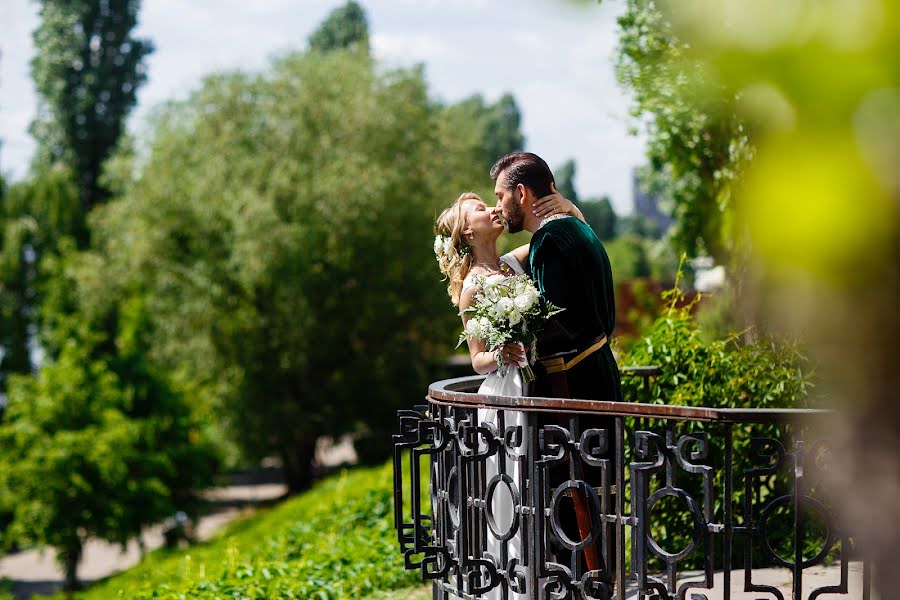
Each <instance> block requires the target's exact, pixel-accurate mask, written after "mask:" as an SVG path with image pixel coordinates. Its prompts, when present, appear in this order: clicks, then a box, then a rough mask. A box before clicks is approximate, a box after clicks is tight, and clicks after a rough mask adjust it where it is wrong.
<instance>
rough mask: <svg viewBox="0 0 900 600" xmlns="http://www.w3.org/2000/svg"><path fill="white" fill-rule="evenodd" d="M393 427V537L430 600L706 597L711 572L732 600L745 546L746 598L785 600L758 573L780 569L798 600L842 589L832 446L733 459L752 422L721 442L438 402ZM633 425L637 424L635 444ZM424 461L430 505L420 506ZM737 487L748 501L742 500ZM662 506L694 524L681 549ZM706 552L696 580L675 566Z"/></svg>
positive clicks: (660, 426) (729, 427) (694, 427)
mask: <svg viewBox="0 0 900 600" xmlns="http://www.w3.org/2000/svg"><path fill="white" fill-rule="evenodd" d="M399 419H400V428H399V433H398V434H397V435H395V436H394V467H395V468H394V518H395V526H396V529H397V535H398V538H397V539H398V543H399V546H400V551H401V552H402V553H403V556H404V562H405V565H406V568H408V569H418V570H420V571H421V574H422V577H423V578H424V579H430V580H434V582H435V598H441V599H443V600H451V599H452V600H456V599H459V598H464V599H466V600H476V599H482V598H483V599H490V600H495V599H496V600H520V599H523V598H536V599H545V598H546V599H558V600H562V599H567V598H572V599H573V600H574V599H576V598H577V599H585V600H622V599H623V598H624V597H625V596H626V593H625V592H626V591H627V596H628V597H629V598H631V597H637V598H638V600H645V599H661V600H662V599H664V600H685V599H687V598H690V599H691V600H706V599H707V598H708V597H709V596H711V595H712V594H710V590H711V589H712V588H713V583H714V574H715V573H716V571H717V570H718V571H723V572H724V573H723V574H722V575H723V579H722V580H720V581H719V583H718V586H719V587H718V589H717V592H716V594H715V596H716V597H722V598H731V597H732V592H731V588H732V578H731V573H732V568H733V564H732V560H733V557H734V554H735V552H736V551H737V552H739V553H740V554H741V555H742V559H743V563H744V564H743V571H744V573H743V585H742V586H739V587H740V588H742V591H744V592H751V593H755V594H763V595H765V596H760V598H763V597H766V598H771V599H774V600H785V594H784V593H782V591H780V590H779V589H777V588H774V587H772V586H768V585H765V584H763V583H760V582H757V581H755V580H754V577H753V573H754V571H753V569H754V567H755V566H780V567H784V568H788V569H790V570H791V574H792V581H793V587H794V590H793V594H792V595H791V597H792V598H798V599H799V598H803V599H804V600H816V599H817V598H820V597H821V596H823V595H825V594H839V595H841V594H842V595H844V596H847V595H848V587H849V586H848V581H849V580H848V564H849V561H850V547H851V540H850V537H849V535H848V533H847V532H846V531H843V530H842V529H840V528H839V526H838V522H839V520H838V518H837V515H836V514H835V513H834V510H833V508H832V507H831V506H830V505H829V504H828V502H826V500H825V499H824V498H823V497H822V496H821V494H820V493H819V489H820V487H821V486H820V479H821V478H822V476H823V474H824V473H825V472H826V471H827V469H828V468H829V466H830V465H829V456H830V448H829V446H828V444H827V443H825V442H821V441H817V442H811V443H804V442H803V441H796V442H793V443H792V444H791V445H790V446H789V447H786V446H785V445H784V444H783V442H782V441H780V439H775V438H774V437H759V438H753V439H752V440H751V441H750V455H749V456H733V450H734V447H733V445H732V439H733V438H732V436H733V433H734V430H735V427H736V426H740V427H741V428H742V435H745V434H746V431H748V430H749V428H750V427H752V426H751V425H746V426H745V425H740V424H731V423H725V424H721V425H715V427H718V428H719V429H717V430H715V431H716V436H717V437H716V438H715V439H716V445H713V444H712V442H711V438H710V435H712V434H711V432H712V431H713V429H712V427H713V425H711V424H697V423H694V422H690V421H679V420H676V419H663V418H660V419H656V420H654V419H649V418H648V419H641V420H640V421H637V420H635V421H632V420H631V419H626V418H625V417H622V416H614V417H607V418H606V421H603V423H604V425H603V426H598V425H597V422H596V419H588V420H585V419H584V418H583V415H582V416H578V415H570V416H565V417H559V416H556V417H555V418H553V419H549V418H547V416H546V415H542V414H541V413H538V412H527V411H524V412H513V411H503V410H499V411H495V410H486V409H483V408H481V409H479V408H475V407H462V406H451V405H446V404H436V403H435V404H429V405H425V406H417V407H415V409H414V410H408V411H401V412H400V413H399ZM632 422H634V423H639V424H640V426H637V427H635V431H634V432H633V434H628V431H629V428H628V425H630V424H631V423H632ZM785 427H786V426H785ZM766 431H771V429H768V430H766ZM781 433H784V435H783V436H781ZM789 433H792V434H795V435H794V437H795V438H797V439H798V440H800V439H802V436H801V435H797V434H798V433H799V432H798V431H796V430H795V431H791V432H787V431H783V432H780V434H779V435H780V437H784V439H790V438H791V436H790V435H788V434H789ZM744 439H746V438H744ZM628 442H631V443H630V444H629V443H628ZM716 452H718V453H719V454H713V453H716ZM407 460H408V463H406V462H405V461H407ZM425 461H427V464H428V473H429V474H430V494H429V496H430V506H428V505H427V504H426V506H425V507H423V506H422V505H421V503H420V500H419V499H420V498H421V493H422V491H424V489H425V488H423V486H428V485H429V482H428V481H425V480H423V478H421V477H420V476H419V473H420V466H424V464H425ZM407 474H408V477H409V482H408V485H406V484H407V482H405V481H404V476H406V475H407ZM773 481H776V482H777V484H775V485H773V484H772V482H773ZM686 482H689V483H690V485H685V483H686ZM735 488H737V489H741V488H742V491H743V500H742V503H741V504H740V505H737V504H736V503H735V501H734V498H735V497H736V496H735ZM763 490H765V492H764V491H763ZM404 494H407V495H404ZM576 496H578V497H580V498H581V500H582V501H583V504H582V508H583V509H584V510H585V511H586V513H587V514H588V515H589V520H588V524H587V527H584V526H583V525H584V523H581V524H579V523H577V519H574V520H573V519H571V518H569V520H568V522H566V517H565V515H566V513H567V512H569V513H571V512H572V508H573V506H574V504H575V497H576ZM667 498H668V499H670V500H668V502H675V503H679V504H680V506H681V507H682V508H683V510H684V512H685V514H686V515H687V516H688V519H687V520H688V521H689V523H690V527H689V533H688V535H687V536H686V537H685V539H687V540H688V541H687V544H686V545H685V546H683V547H681V548H674V549H671V548H669V549H667V548H666V547H665V545H666V544H665V543H664V542H663V541H662V540H657V539H655V538H654V531H655V530H654V523H656V522H657V521H656V520H655V519H658V510H659V509H658V505H659V503H660V502H663V501H666V499H667ZM501 506H505V507H506V508H505V509H503V510H500V508H499V507H501ZM716 506H719V509H718V510H716ZM655 511H657V516H655ZM785 515H792V518H793V519H794V525H793V537H792V538H790V539H786V540H774V539H772V535H773V534H772V531H771V529H772V527H771V524H772V522H773V519H775V518H776V517H777V518H782V519H783V518H785ZM810 515H815V518H816V520H817V523H819V524H820V525H819V526H820V528H824V531H825V532H826V535H825V540H824V544H821V547H820V548H818V549H816V551H815V552H812V553H807V555H804V552H803V551H804V539H805V538H804V532H805V531H806V529H807V527H808V526H809V518H810ZM783 530H784V528H782V531H783ZM626 538H629V539H630V541H631V544H630V549H631V560H630V562H629V563H628V564H626V560H627V556H626V547H625V546H626V545H625V540H626ZM838 544H839V550H836V548H837V547H838ZM788 546H790V548H791V553H790V555H787V553H786V552H785V551H784V548H786V547H788ZM779 552H780V553H779ZM590 553H593V554H592V558H589V557H588V554H590ZM835 553H836V554H835ZM698 557H699V560H702V568H701V573H700V575H699V576H697V575H696V574H695V573H692V574H691V577H689V578H686V577H685V576H684V573H683V568H682V564H683V563H684V562H685V561H687V560H688V559H693V561H694V563H695V564H696V561H697V560H698ZM828 557H831V558H836V559H837V560H838V561H839V565H840V581H839V582H838V583H837V584H834V585H828V586H822V587H818V588H816V589H810V587H809V586H808V585H807V586H804V585H803V574H804V570H805V569H808V568H810V567H813V566H815V565H819V564H821V563H822V562H823V561H825V560H826V558H828ZM659 564H662V565H663V567H662V569H661V570H660V569H659V568H658V567H655V566H654V565H659ZM591 565H592V566H593V568H589V567H590V566H591ZM736 575H737V574H736ZM718 577H719V576H716V580H718ZM626 588H627V589H626ZM634 592H636V596H635V595H634ZM708 594H709V596H708ZM868 596H869V589H868V585H867V586H866V587H865V591H864V598H868ZM829 597H830V596H829Z"/></svg>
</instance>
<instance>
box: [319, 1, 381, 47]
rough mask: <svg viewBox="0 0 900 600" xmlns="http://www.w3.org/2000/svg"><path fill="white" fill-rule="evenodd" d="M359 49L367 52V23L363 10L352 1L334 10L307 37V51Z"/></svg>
mask: <svg viewBox="0 0 900 600" xmlns="http://www.w3.org/2000/svg"><path fill="white" fill-rule="evenodd" d="M353 47H359V48H362V49H364V50H365V51H366V52H368V49H369V22H368V20H367V19H366V13H365V11H364V10H363V8H362V7H361V6H360V5H359V4H358V3H356V2H354V1H353V0H349V2H347V4H344V5H343V6H341V7H339V8H336V9H334V10H333V11H331V13H330V14H329V15H328V17H327V18H326V19H325V20H324V21H322V23H321V24H320V25H319V27H318V28H316V30H315V31H314V32H312V34H310V36H309V49H310V50H312V51H315V52H330V51H332V50H340V49H346V48H353Z"/></svg>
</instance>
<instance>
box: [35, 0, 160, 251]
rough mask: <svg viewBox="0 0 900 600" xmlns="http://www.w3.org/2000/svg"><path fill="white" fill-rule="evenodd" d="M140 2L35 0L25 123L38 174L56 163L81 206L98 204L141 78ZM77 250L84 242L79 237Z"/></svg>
mask: <svg viewBox="0 0 900 600" xmlns="http://www.w3.org/2000/svg"><path fill="white" fill-rule="evenodd" d="M139 9H140V0H104V1H103V2H96V1H94V0H66V1H64V2H63V1H60V0H40V9H39V13H40V18H41V23H40V25H39V26H38V28H37V29H36V30H35V32H34V44H35V48H36V54H35V57H34V59H33V61H32V76H33V78H34V82H35V87H36V89H37V92H38V96H39V99H40V102H39V106H38V117H37V119H36V120H35V121H34V123H33V124H32V127H31V131H32V134H33V135H34V136H35V138H36V139H37V142H38V150H37V153H36V154H35V159H34V165H35V167H36V169H37V170H38V171H40V170H42V169H45V168H46V167H48V166H51V165H53V164H55V163H58V162H61V163H63V164H65V165H66V166H68V167H69V169H70V171H71V173H72V174H73V176H74V177H75V181H76V185H77V186H78V191H79V196H80V199H81V205H82V208H83V211H84V212H85V213H86V212H88V211H89V210H90V209H91V208H92V207H94V206H96V205H97V204H100V203H102V202H104V201H105V200H106V199H107V198H108V192H107V190H106V189H105V188H104V187H103V185H102V184H101V182H100V175H101V169H102V167H103V162H104V161H105V160H106V159H107V158H108V157H109V155H110V153H111V152H112V150H113V148H114V147H115V145H116V143H117V141H118V139H119V136H120V135H121V133H122V130H123V128H124V125H125V118H126V117H127V116H128V113H129V112H130V111H131V109H132V108H133V107H134V105H135V102H136V101H137V90H138V88H139V87H140V86H141V85H142V84H143V83H144V82H145V81H146V79H147V73H146V67H145V63H144V59H145V57H146V56H147V55H148V54H149V53H150V52H151V51H152V49H153V46H152V44H151V43H150V42H149V41H148V40H145V39H138V38H135V37H134V36H133V35H132V30H133V29H134V27H135V25H136V24H137V20H138V11H139ZM78 241H79V244H80V245H81V246H82V247H83V246H84V245H85V244H86V242H87V240H86V239H79V240H78Z"/></svg>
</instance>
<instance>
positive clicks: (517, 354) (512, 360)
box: [498, 343, 528, 365]
mask: <svg viewBox="0 0 900 600" xmlns="http://www.w3.org/2000/svg"><path fill="white" fill-rule="evenodd" d="M498 352H500V356H501V358H502V359H503V363H504V364H507V365H520V364H522V363H524V362H525V361H526V360H528V359H527V358H526V357H525V347H524V346H523V345H522V344H518V343H509V344H504V345H503V346H502V347H501V348H500V350H498Z"/></svg>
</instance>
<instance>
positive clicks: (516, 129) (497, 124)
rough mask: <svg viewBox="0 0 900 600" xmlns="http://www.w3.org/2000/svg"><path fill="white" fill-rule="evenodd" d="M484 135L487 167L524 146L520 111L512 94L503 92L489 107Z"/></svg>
mask: <svg viewBox="0 0 900 600" xmlns="http://www.w3.org/2000/svg"><path fill="white" fill-rule="evenodd" d="M484 136H485V137H484V139H485V153H486V154H487V165H488V168H490V167H491V166H492V165H493V164H494V162H495V161H496V160H497V159H498V158H500V157H501V156H503V155H504V154H509V153H510V152H518V151H520V150H523V149H524V148H525V136H524V135H523V134H522V112H521V111H520V110H519V105H518V104H517V103H516V99H515V98H514V97H513V95H512V94H509V93H506V94H503V95H502V96H501V97H500V99H499V100H497V102H495V103H494V104H493V105H491V106H490V107H489V110H488V111H487V114H486V117H485V134H484Z"/></svg>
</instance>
